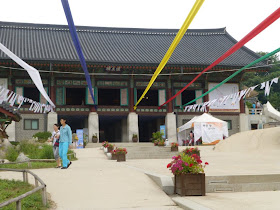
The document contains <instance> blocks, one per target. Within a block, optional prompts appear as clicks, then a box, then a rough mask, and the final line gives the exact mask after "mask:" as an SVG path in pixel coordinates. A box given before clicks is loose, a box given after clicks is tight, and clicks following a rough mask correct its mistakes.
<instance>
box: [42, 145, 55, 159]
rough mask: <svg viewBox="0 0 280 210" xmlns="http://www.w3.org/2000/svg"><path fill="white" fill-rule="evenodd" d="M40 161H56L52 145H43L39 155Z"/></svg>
mask: <svg viewBox="0 0 280 210" xmlns="http://www.w3.org/2000/svg"><path fill="white" fill-rule="evenodd" d="M39 159H54V155H53V147H52V146H51V145H43V148H42V149H41V150H40V153H39Z"/></svg>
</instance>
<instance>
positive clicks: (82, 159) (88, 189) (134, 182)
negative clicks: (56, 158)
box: [0, 148, 180, 210]
mask: <svg viewBox="0 0 280 210" xmlns="http://www.w3.org/2000/svg"><path fill="white" fill-rule="evenodd" d="M76 153H77V157H78V158H79V160H78V161H75V162H73V164H72V165H71V167H70V168H69V169H68V170H60V169H37V170H33V172H34V173H36V174H37V175H39V177H41V178H42V179H43V180H44V182H45V183H46V184H47V191H48V192H49V193H50V194H51V197H52V200H53V201H54V202H55V203H56V204H57V209H65V210H66V209H67V210H71V209H83V210H84V209H159V210H160V209H163V210H165V209H166V210H169V209H170V210H173V209H180V208H179V207H177V206H176V204H175V203H174V202H173V201H172V200H171V198H170V197H168V196H167V195H166V194H165V193H164V192H163V191H162V190H161V189H160V188H159V187H158V186H157V185H156V184H155V183H154V182H153V181H152V180H150V178H149V177H148V176H146V175H145V174H143V173H142V172H140V171H137V170H133V169H131V168H129V167H127V166H126V165H124V164H122V163H117V162H116V161H109V160H107V159H106V158H105V155H104V153H103V151H101V150H100V149H98V148H89V149H84V150H76ZM0 178H9V179H12V178H14V179H20V180H22V173H10V172H3V173H0ZM29 179H30V178H29ZM30 183H34V182H33V180H32V179H30Z"/></svg>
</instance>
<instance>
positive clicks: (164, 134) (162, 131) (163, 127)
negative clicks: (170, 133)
mask: <svg viewBox="0 0 280 210" xmlns="http://www.w3.org/2000/svg"><path fill="white" fill-rule="evenodd" d="M160 132H161V133H163V135H162V138H164V139H165V138H166V132H165V125H161V126H160Z"/></svg>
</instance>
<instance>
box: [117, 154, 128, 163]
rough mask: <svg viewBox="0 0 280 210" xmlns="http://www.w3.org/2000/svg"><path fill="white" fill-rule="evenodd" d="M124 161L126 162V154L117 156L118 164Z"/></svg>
mask: <svg viewBox="0 0 280 210" xmlns="http://www.w3.org/2000/svg"><path fill="white" fill-rule="evenodd" d="M122 161H126V159H125V154H119V155H117V162H122Z"/></svg>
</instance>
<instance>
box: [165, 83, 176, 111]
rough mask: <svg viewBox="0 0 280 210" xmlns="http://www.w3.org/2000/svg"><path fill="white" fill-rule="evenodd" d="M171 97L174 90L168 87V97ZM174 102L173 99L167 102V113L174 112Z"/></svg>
mask: <svg viewBox="0 0 280 210" xmlns="http://www.w3.org/2000/svg"><path fill="white" fill-rule="evenodd" d="M171 97H172V90H171V88H168V89H167V99H169V98H171ZM175 100H176V99H175ZM172 103H173V101H171V102H169V103H168V104H166V105H167V113H172V112H173V109H172Z"/></svg>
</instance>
